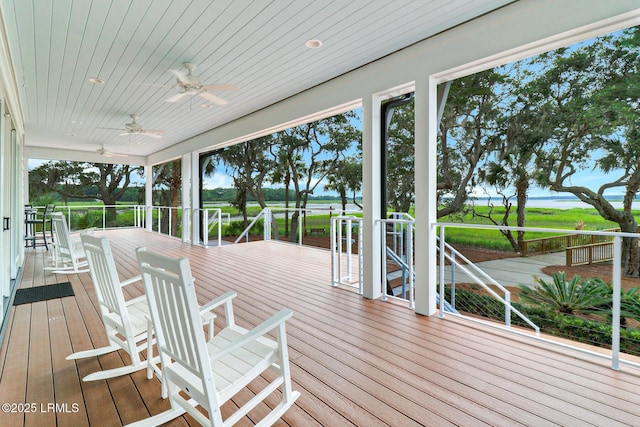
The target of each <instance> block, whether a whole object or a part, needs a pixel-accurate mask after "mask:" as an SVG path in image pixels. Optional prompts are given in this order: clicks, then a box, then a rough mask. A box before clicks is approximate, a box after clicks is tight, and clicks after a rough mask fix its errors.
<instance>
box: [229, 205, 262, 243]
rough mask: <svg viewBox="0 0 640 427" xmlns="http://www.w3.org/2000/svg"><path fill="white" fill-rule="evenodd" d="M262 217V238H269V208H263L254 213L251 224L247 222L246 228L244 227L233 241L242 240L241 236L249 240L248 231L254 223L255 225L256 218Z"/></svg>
mask: <svg viewBox="0 0 640 427" xmlns="http://www.w3.org/2000/svg"><path fill="white" fill-rule="evenodd" d="M262 217H264V225H263V228H264V240H271V209H269V208H264V209H262V210H261V211H260V213H258V215H256V217H255V218H253V221H251V224H249V225H248V226H247V228H245V229H244V230H243V231H242V233H240V236H238V238H237V239H236V240H235V241H234V242H233V243H238V242H240V240H242V238H243V237H245V238H246V239H247V241H249V231H250V230H251V229H252V228H253V226H254V225H256V223H257V222H258V220H259V219H260V218H262Z"/></svg>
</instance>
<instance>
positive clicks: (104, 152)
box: [96, 144, 129, 157]
mask: <svg viewBox="0 0 640 427" xmlns="http://www.w3.org/2000/svg"><path fill="white" fill-rule="evenodd" d="M96 152H97V153H98V154H100V155H101V156H105V157H129V156H128V155H127V154H119V153H112V152H111V151H108V150H107V149H106V148H104V144H102V145H101V146H100V148H98V149H97V150H96Z"/></svg>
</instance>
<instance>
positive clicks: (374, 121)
mask: <svg viewBox="0 0 640 427" xmlns="http://www.w3.org/2000/svg"><path fill="white" fill-rule="evenodd" d="M380 186H381V177H380V99H379V97H377V96H371V95H369V96H366V97H364V98H363V100H362V200H363V208H362V217H363V227H364V230H363V245H362V246H363V248H362V252H363V258H364V259H363V272H362V275H363V296H364V297H365V298H370V299H376V298H380V296H381V295H382V291H381V277H382V269H381V265H382V264H381V259H382V258H381V257H382V255H381V253H380V250H381V246H380V225H379V224H378V222H377V220H378V219H380V203H381V191H382V189H381V188H380Z"/></svg>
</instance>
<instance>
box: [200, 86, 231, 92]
mask: <svg viewBox="0 0 640 427" xmlns="http://www.w3.org/2000/svg"><path fill="white" fill-rule="evenodd" d="M202 88H203V89H204V90H206V91H212V90H218V91H228V92H233V91H236V90H238V86H236V85H229V84H226V85H205V86H202Z"/></svg>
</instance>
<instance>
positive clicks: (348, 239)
mask: <svg viewBox="0 0 640 427" xmlns="http://www.w3.org/2000/svg"><path fill="white" fill-rule="evenodd" d="M346 223H347V233H346V236H345V245H346V250H347V275H346V277H345V279H346V280H348V281H351V250H352V248H351V219H350V218H349V219H347V220H346Z"/></svg>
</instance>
